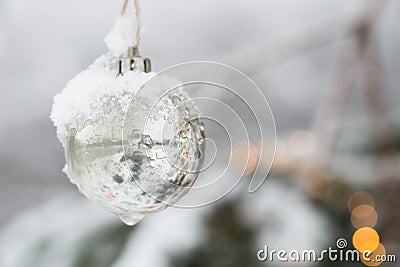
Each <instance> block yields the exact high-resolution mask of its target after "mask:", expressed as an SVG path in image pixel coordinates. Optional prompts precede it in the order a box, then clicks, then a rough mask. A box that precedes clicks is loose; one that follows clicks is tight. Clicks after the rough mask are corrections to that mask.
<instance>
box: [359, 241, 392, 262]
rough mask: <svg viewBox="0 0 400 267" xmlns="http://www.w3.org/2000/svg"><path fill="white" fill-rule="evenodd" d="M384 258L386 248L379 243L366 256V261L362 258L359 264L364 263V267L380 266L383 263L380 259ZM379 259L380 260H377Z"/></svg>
mask: <svg viewBox="0 0 400 267" xmlns="http://www.w3.org/2000/svg"><path fill="white" fill-rule="evenodd" d="M385 256H386V248H385V247H384V246H383V245H382V244H381V243H379V245H378V247H377V248H376V249H375V250H374V251H373V252H372V253H371V254H370V255H368V258H367V259H364V257H362V256H361V257H360V259H361V262H362V263H364V264H365V265H366V266H380V265H381V264H382V263H383V261H382V257H385ZM377 259H380V260H377Z"/></svg>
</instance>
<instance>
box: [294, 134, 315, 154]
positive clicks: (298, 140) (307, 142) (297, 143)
mask: <svg viewBox="0 0 400 267" xmlns="http://www.w3.org/2000/svg"><path fill="white" fill-rule="evenodd" d="M315 148H316V141H315V136H314V135H313V134H312V133H310V132H308V131H304V130H301V131H296V132H294V133H293V134H292V135H291V136H290V138H289V151H290V154H291V155H292V156H293V157H296V158H307V157H310V156H312V154H313V153H314V151H315Z"/></svg>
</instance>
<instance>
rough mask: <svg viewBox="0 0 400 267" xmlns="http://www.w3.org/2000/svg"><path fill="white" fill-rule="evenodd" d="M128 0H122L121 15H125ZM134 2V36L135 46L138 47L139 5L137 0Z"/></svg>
mask: <svg viewBox="0 0 400 267" xmlns="http://www.w3.org/2000/svg"><path fill="white" fill-rule="evenodd" d="M128 2H129V0H124V4H123V5H122V9H121V16H123V15H125V12H126V7H127V6H128ZM134 4H135V15H136V36H135V42H136V44H135V46H136V47H139V43H140V28H141V22H140V7H139V0H134Z"/></svg>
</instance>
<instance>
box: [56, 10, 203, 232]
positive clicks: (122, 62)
mask: <svg viewBox="0 0 400 267" xmlns="http://www.w3.org/2000/svg"><path fill="white" fill-rule="evenodd" d="M137 11H138V9H137ZM137 18H139V15H138V12H137ZM138 22H139V20H138ZM132 25H134V21H133V20H132V19H130V18H126V17H121V18H120V19H118V20H117V22H116V23H115V26H114V28H113V30H112V31H111V32H110V34H109V35H108V36H107V37H106V44H107V46H108V48H109V50H110V51H109V52H108V53H107V54H106V55H103V56H101V57H100V58H98V59H97V60H96V61H95V62H94V63H93V64H92V65H91V66H89V68H88V69H87V70H85V71H83V72H81V73H79V74H78V75H77V76H76V77H75V78H73V79H72V80H71V81H70V82H69V83H68V84H67V86H66V87H65V88H64V89H63V91H62V92H61V93H60V94H58V95H57V96H55V98H54V105H53V110H52V114H51V118H52V120H53V122H54V125H55V126H56V128H57V135H58V138H59V140H60V141H61V143H62V145H63V146H64V148H65V155H66V166H65V168H64V172H65V173H66V174H67V175H68V177H69V178H70V181H71V182H72V183H74V184H75V185H76V186H77V187H78V189H79V191H80V192H81V193H82V194H83V195H84V196H86V197H87V198H88V199H90V200H92V201H93V202H95V203H97V204H98V205H100V206H101V207H102V208H104V209H105V210H107V211H109V212H112V213H115V214H117V215H118V216H119V217H120V218H121V220H122V221H123V222H124V223H126V224H128V225H133V224H135V223H137V222H138V221H139V220H141V219H142V218H143V217H144V216H145V215H146V214H149V213H153V212H157V211H160V210H162V209H164V208H166V207H168V206H169V205H172V204H174V203H176V202H177V201H178V200H179V199H180V198H182V197H183V196H184V195H185V194H186V193H187V192H188V191H189V190H190V188H191V186H192V185H193V183H194V182H195V180H196V178H197V176H198V174H199V170H200V168H201V165H202V162H203V155H204V149H205V143H204V127H203V124H202V123H201V121H200V120H199V114H200V112H199V110H198V108H197V107H196V105H195V104H194V103H193V101H192V100H191V99H190V98H189V96H188V95H187V94H186V93H185V92H184V91H183V90H182V88H181V87H179V84H180V83H179V81H177V80H175V79H173V78H172V77H168V76H165V75H164V76H162V75H156V74H155V73H153V72H151V65H150V60H149V59H147V58H143V57H141V56H140V55H139V53H138V49H137V45H138V43H139V38H138V35H137V36H136V45H134V46H132V43H134V42H135V40H133V39H134V38H133V35H132V34H131V33H132V32H133V29H132ZM137 25H140V24H139V23H138V24H137ZM138 32H139V30H137V33H138Z"/></svg>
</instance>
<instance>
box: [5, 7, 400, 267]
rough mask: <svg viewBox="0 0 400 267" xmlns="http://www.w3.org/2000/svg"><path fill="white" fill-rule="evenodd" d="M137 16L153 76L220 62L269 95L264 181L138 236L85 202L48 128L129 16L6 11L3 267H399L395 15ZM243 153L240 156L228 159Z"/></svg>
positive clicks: (244, 10) (269, 10)
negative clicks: (307, 259)
mask: <svg viewBox="0 0 400 267" xmlns="http://www.w3.org/2000/svg"><path fill="white" fill-rule="evenodd" d="M141 2H142V3H141V6H142V22H143V27H144V29H143V33H142V42H141V53H142V54H143V55H144V56H148V57H150V58H151V59H152V64H153V66H154V70H155V71H160V70H162V69H163V68H165V67H168V66H170V65H173V64H177V63H181V62H186V61H192V60H211V61H217V62H221V63H225V64H229V65H232V66H234V67H236V68H238V69H240V70H241V71H243V72H244V73H246V74H247V75H249V76H250V78H252V79H253V80H254V81H255V82H256V83H257V84H258V85H259V87H260V88H261V89H262V91H263V93H264V95H265V96H266V98H267V99H268V101H269V104H270V106H271V109H272V111H273V114H274V117H275V122H276V128H277V150H276V155H275V160H274V163H273V166H272V169H271V172H270V175H269V177H268V179H267V181H266V182H265V183H264V184H263V186H262V188H261V189H260V190H259V191H257V192H256V193H255V194H247V186H248V183H249V180H246V177H244V179H243V182H242V183H241V184H239V186H238V187H237V188H236V189H235V190H234V192H232V193H231V194H230V195H228V196H227V197H225V198H224V199H222V200H220V201H218V202H216V203H214V204H212V205H210V206H207V207H204V208H199V209H192V210H182V209H175V208H170V209H167V210H165V211H163V212H161V213H158V214H155V215H151V216H149V217H147V218H145V219H144V220H143V221H142V222H140V223H139V224H138V225H137V226H134V227H127V226H125V225H123V224H122V223H121V222H120V221H119V220H118V219H117V218H116V217H115V216H113V215H112V214H108V213H106V212H104V211H102V210H101V209H100V208H98V207H97V206H96V205H94V204H92V203H90V202H89V201H87V200H86V199H85V198H84V197H83V196H81V195H80V194H79V193H78V192H77V190H76V188H75V186H73V185H72V184H70V183H69V181H68V179H67V177H66V176H65V175H64V174H63V173H62V171H61V169H62V168H63V166H64V164H65V159H64V152H63V148H62V146H61V144H60V143H59V141H58V140H57V138H56V129H55V128H54V126H53V125H52V122H51V121H50V119H49V114H50V110H51V107H52V102H53V96H54V95H55V94H57V93H58V92H60V91H61V90H62V88H63V87H64V86H65V83H66V82H67V81H68V80H69V79H71V78H72V77H73V76H74V75H75V74H77V73H78V72H80V71H81V70H83V69H85V68H86V67H87V66H88V65H89V64H91V63H92V62H93V60H94V59H95V58H97V57H98V56H99V55H101V54H104V53H106V52H107V50H106V47H105V45H104V42H103V39H104V37H105V36H106V35H107V33H108V31H109V30H110V29H111V27H112V25H113V22H114V21H115V19H116V18H117V17H118V14H119V11H120V8H121V5H122V1H111V0H98V1H94V0H86V1H78V0H68V1H67V0H59V1H50V0H38V1H28V0H18V1H15V0H14V1H11V0H0V88H1V91H0V110H1V115H0V128H1V131H0V147H1V149H0V209H1V210H0V211H1V212H0V266H1V267H23V266H41V267H45V266H52V267H53V266H57V267H63V266H65V267H91V266H95V267H102V266H104V267H106V266H113V267H125V266H157V267H163V266H178V267H180V266H182V267H184V266H185V267H197V266H207V267H214V266H219V267H222V266H230V267H231V266H233V267H235V266H238V267H239V266H240V267H243V266H266V263H265V262H260V261H258V260H257V257H256V253H257V251H258V250H260V249H263V248H264V246H265V245H268V246H269V247H270V248H271V249H276V250H279V249H286V250H288V251H290V250H293V249H298V250H304V249H315V250H317V251H321V250H323V249H326V248H328V247H329V246H332V247H336V240H337V239H338V238H345V239H346V240H347V241H348V243H349V248H351V247H353V242H352V240H354V244H356V248H357V249H359V247H357V244H358V245H359V246H360V244H361V245H365V244H366V243H368V242H371V241H376V242H380V243H381V245H379V247H378V249H377V251H375V253H378V254H379V253H380V254H384V253H385V252H386V253H387V254H396V253H397V256H398V257H400V255H399V254H398V253H399V251H400V231H399V230H398V226H399V225H400V167H399V163H400V158H399V156H400V153H399V152H400V105H399V103H400V90H399V89H400V88H399V84H400V75H399V74H400V31H399V26H400V1H398V0H352V1H336V0H323V1H321V0H297V1H289V0H280V1H270V0H259V1H256V0H253V1H245V0H235V1H228V0H220V1H212V0H203V1H182V0H169V1H161V0H147V1H144V0H142V1H141ZM132 12H133V11H132ZM222 97H223V96H222ZM226 101H227V102H228V103H229V99H226ZM210 108H211V107H210ZM216 141H218V140H216ZM246 149H247V148H246ZM250 149H252V150H254V151H250V152H251V154H250V155H255V156H254V157H256V156H257V154H258V153H257V152H258V151H257V150H258V149H259V147H258V146H257V144H254V146H250ZM264 149H266V150H267V151H272V150H273V145H272V144H271V145H267V146H266V148H264ZM242 152H243V147H242V146H241V145H240V144H237V145H236V146H234V147H233V150H232V155H233V160H235V155H240V154H241V153H242ZM253 152H254V153H253ZM239 158H240V157H239ZM254 161H256V159H255V160H254ZM254 161H249V163H250V164H249V166H247V169H246V174H251V172H252V171H253V170H254V167H255V166H254V164H251V163H254ZM261 162H262V159H261ZM267 167H268V166H267ZM230 171H231V172H232V175H233V176H234V175H235V170H230ZM365 227H367V228H365ZM358 229H364V230H365V229H366V231H364V232H363V231H358V232H357V230H358ZM373 231H376V233H378V235H379V240H370V239H371V234H370V233H371V232H373ZM375 239H376V238H375ZM363 242H364V243H365V244H363ZM374 249H375V248H374ZM268 265H270V266H281V265H285V266H297V265H304V266H310V265H313V266H330V265H331V266H350V265H352V266H364V265H367V266H377V265H376V263H375V265H373V264H372V263H361V262H360V263H345V262H334V263H331V262H328V261H326V262H319V263H293V262H292V263H280V262H274V263H268ZM382 266H397V265H396V263H383V264H382Z"/></svg>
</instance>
